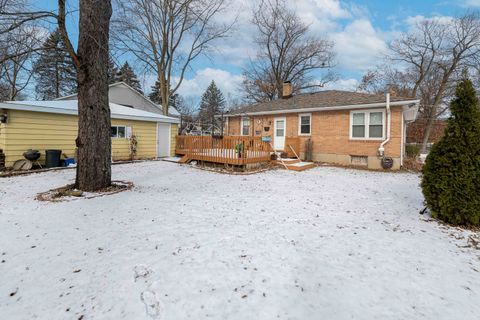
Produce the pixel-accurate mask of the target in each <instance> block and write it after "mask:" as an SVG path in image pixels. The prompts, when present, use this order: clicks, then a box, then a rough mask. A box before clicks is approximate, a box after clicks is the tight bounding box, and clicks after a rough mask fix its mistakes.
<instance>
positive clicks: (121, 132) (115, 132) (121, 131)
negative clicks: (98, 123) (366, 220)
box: [110, 126, 127, 138]
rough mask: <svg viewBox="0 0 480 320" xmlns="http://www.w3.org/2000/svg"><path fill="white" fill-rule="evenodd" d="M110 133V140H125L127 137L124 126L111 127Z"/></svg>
mask: <svg viewBox="0 0 480 320" xmlns="http://www.w3.org/2000/svg"><path fill="white" fill-rule="evenodd" d="M110 129H111V131H112V138H126V137H127V127H125V126H113V127H110Z"/></svg>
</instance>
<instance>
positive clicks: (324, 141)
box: [227, 107, 402, 158]
mask: <svg viewBox="0 0 480 320" xmlns="http://www.w3.org/2000/svg"><path fill="white" fill-rule="evenodd" d="M378 110H385V109H382V108H381V109H378ZM391 110H392V128H391V140H390V142H389V143H388V144H387V145H386V146H385V155H386V156H389V157H392V158H400V153H401V135H402V108H401V107H393V108H392V109H391ZM311 114H312V127H311V131H312V132H311V135H310V136H300V139H301V143H300V146H301V150H300V152H302V153H303V152H304V151H305V150H304V149H305V141H306V140H307V139H308V138H311V139H312V141H313V154H314V155H315V154H329V155H332V154H334V155H345V156H350V155H358V156H369V157H376V156H377V151H378V147H379V146H380V143H381V142H382V140H351V139H350V110H339V111H322V112H312V113H311ZM275 117H285V118H286V121H287V125H286V136H287V137H298V113H290V114H283V115H280V114H279V115H275V116H257V117H250V121H251V129H250V135H260V136H271V137H272V139H274V137H273V135H274V132H273V131H274V122H273V121H274V118H275ZM228 122H229V123H228V131H227V132H228V135H240V117H232V118H230V119H229V121H228ZM267 128H268V131H266V130H265V129H267Z"/></svg>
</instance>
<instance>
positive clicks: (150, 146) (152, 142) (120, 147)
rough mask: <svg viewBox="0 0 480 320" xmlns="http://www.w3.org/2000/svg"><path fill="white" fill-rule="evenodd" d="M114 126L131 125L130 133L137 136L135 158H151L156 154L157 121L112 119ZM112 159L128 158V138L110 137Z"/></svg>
mask: <svg viewBox="0 0 480 320" xmlns="http://www.w3.org/2000/svg"><path fill="white" fill-rule="evenodd" d="M112 125H114V126H126V127H132V134H134V135H135V136H136V137H137V156H136V157H135V158H136V159H151V158H155V157H156V156H157V123H156V122H145V121H133V120H121V119H112ZM112 159H113V161H118V160H129V159H130V139H125V138H113V139H112Z"/></svg>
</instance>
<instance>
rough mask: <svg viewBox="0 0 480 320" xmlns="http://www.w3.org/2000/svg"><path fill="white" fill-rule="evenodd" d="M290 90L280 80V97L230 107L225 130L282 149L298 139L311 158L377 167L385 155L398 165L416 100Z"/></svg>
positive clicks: (302, 153) (302, 154) (303, 154)
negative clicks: (281, 86)
mask: <svg viewBox="0 0 480 320" xmlns="http://www.w3.org/2000/svg"><path fill="white" fill-rule="evenodd" d="M291 93H292V87H291V84H290V83H285V84H284V90H283V98H281V99H278V100H275V101H269V102H263V103H256V104H252V105H246V106H242V107H239V108H237V109H235V110H232V111H230V112H229V113H227V114H226V115H224V117H226V119H225V121H226V126H225V131H224V134H225V135H229V136H236V135H240V136H252V137H262V139H264V140H271V141H272V146H273V148H274V149H275V150H281V151H285V152H289V151H290V150H289V149H290V143H289V141H299V143H298V150H297V153H299V156H300V158H302V159H305V157H306V155H307V153H308V155H311V160H313V161H319V162H329V163H337V164H342V165H361V166H365V167H368V168H372V169H378V168H381V167H382V159H383V158H384V157H390V158H392V159H393V169H399V168H400V167H401V166H402V163H403V155H404V145H405V139H406V133H405V130H406V124H407V122H412V121H414V120H415V118H416V116H417V113H418V103H419V100H412V99H407V98H401V97H396V96H391V97H390V95H389V94H388V95H373V94H366V93H359V92H347V91H338V90H329V91H321V92H316V93H305V94H299V95H292V94H291ZM307 141H309V142H310V143H309V144H308V146H309V147H307V144H306V142H307ZM308 160H310V159H308Z"/></svg>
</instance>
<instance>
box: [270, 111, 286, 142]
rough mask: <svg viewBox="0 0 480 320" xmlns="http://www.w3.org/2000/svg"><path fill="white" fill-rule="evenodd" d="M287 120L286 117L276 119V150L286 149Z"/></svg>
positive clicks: (274, 140)
mask: <svg viewBox="0 0 480 320" xmlns="http://www.w3.org/2000/svg"><path fill="white" fill-rule="evenodd" d="M286 124H287V119H286V118H285V117H282V118H275V126H274V129H275V136H274V139H273V147H274V148H275V150H284V149H285V128H286Z"/></svg>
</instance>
